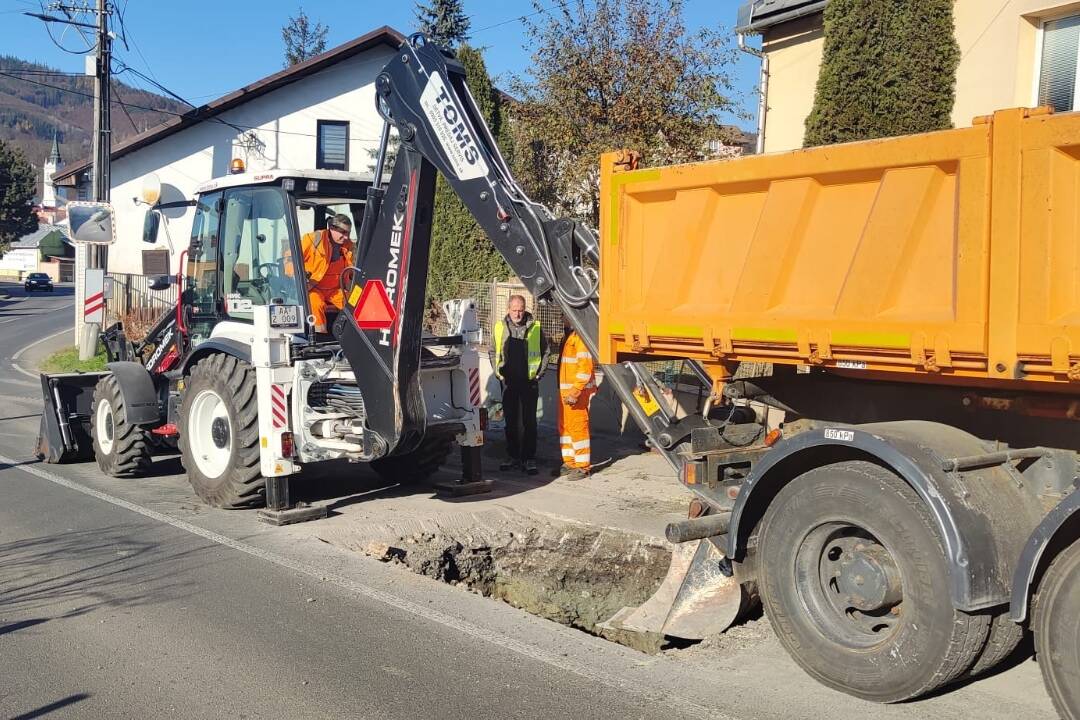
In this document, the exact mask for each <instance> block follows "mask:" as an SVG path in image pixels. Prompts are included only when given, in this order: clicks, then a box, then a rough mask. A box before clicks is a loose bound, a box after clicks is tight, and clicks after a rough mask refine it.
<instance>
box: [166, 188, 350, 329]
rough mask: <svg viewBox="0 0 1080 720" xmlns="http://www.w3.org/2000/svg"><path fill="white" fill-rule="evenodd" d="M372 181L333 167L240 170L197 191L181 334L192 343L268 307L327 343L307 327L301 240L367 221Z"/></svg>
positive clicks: (286, 323) (250, 319) (274, 314)
mask: <svg viewBox="0 0 1080 720" xmlns="http://www.w3.org/2000/svg"><path fill="white" fill-rule="evenodd" d="M370 185H371V176H370V175H362V174H359V173H348V172H342V171H335V170H315V171H312V170H305V171H289V170H275V171H270V172H259V173H240V174H236V175H230V176H227V177H225V178H220V179H217V180H212V181H210V182H207V183H204V184H203V185H201V186H200V187H199V188H197V190H196V201H195V216H194V219H193V221H192V229H191V239H190V243H189V245H188V250H187V257H186V263H184V265H183V269H182V283H183V284H182V288H181V291H182V292H183V293H184V301H183V302H182V303H181V314H182V322H183V327H182V330H183V332H184V334H185V335H187V337H188V338H189V341H190V343H191V344H192V346H197V345H199V344H201V343H202V342H204V341H206V340H207V339H209V338H210V337H211V334H212V332H213V329H214V327H215V326H217V325H218V323H221V322H230V323H245V324H250V323H252V322H253V312H254V308H255V307H257V306H270V307H271V318H272V320H276V321H279V322H280V324H281V326H283V327H298V328H303V330H302V332H301V333H299V334H302V335H303V336H304V337H305V338H306V339H307V341H308V342H309V343H325V342H328V341H329V340H330V338H329V337H328V336H326V335H322V334H319V335H317V334H316V333H315V330H314V328H313V326H312V324H311V322H310V317H309V316H310V312H311V311H310V307H309V301H308V292H307V273H306V271H305V269H304V267H303V260H302V258H303V252H302V248H301V242H302V238H303V237H304V235H305V234H308V233H313V232H317V231H320V230H323V229H325V228H326V226H327V221H328V219H329V218H331V217H333V216H334V215H336V214H345V215H346V216H348V217H350V218H352V219H353V228H354V230H353V232H352V233H351V237H352V241H353V242H354V243H355V241H356V230H357V229H358V228H359V226H360V221H361V218H362V216H363V208H364V201H365V196H366V193H367V189H368V187H369V186H370Z"/></svg>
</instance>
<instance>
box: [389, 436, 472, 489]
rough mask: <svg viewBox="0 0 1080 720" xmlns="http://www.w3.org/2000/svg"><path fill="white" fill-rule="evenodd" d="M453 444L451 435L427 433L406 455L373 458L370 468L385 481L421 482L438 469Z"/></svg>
mask: <svg viewBox="0 0 1080 720" xmlns="http://www.w3.org/2000/svg"><path fill="white" fill-rule="evenodd" d="M453 446H454V438H452V437H449V436H439V435H427V436H425V437H424V439H423V440H421V441H420V446H419V447H417V448H416V449H415V450H413V451H412V452H411V453H409V454H408V455H394V456H391V457H388V458H381V459H379V460H374V461H372V463H371V469H372V470H374V471H375V472H376V473H378V475H379V477H381V478H382V479H383V480H386V481H387V482H395V483H401V484H403V485H404V484H411V483H422V482H424V481H425V480H427V479H428V478H430V477H431V476H432V475H434V474H435V473H436V472H438V471H439V468H441V467H442V465H443V463H444V462H446V457H447V456H448V455H449V454H450V450H451V449H453Z"/></svg>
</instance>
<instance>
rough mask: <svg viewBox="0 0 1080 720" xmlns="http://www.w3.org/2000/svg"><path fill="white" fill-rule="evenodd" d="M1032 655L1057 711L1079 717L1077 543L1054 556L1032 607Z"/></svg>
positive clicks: (1073, 718)
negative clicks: (1033, 651)
mask: <svg viewBox="0 0 1080 720" xmlns="http://www.w3.org/2000/svg"><path fill="white" fill-rule="evenodd" d="M1031 624H1032V630H1034V632H1035V657H1037V658H1038V659H1039V669H1040V670H1042V675H1043V681H1044V682H1045V683H1046V690H1047V692H1049V693H1050V699H1051V700H1053V701H1054V707H1055V708H1056V709H1057V711H1058V714H1060V715H1061V717H1063V718H1065V719H1066V720H1080V542H1074V543H1073V544H1072V546H1071V547H1069V548H1068V549H1066V550H1065V551H1064V552H1062V553H1061V554H1060V555H1058V556H1057V557H1056V558H1055V559H1054V562H1053V563H1052V564H1051V565H1050V567H1049V569H1047V571H1046V574H1045V575H1044V576H1043V578H1042V581H1041V582H1040V583H1039V593H1038V595H1036V597H1035V602H1034V604H1033V608H1032V623H1031Z"/></svg>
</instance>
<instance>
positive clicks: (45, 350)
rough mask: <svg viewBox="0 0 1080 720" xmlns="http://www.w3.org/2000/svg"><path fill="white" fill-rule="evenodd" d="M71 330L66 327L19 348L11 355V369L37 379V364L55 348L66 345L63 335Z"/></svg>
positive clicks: (38, 372) (60, 348)
mask: <svg viewBox="0 0 1080 720" xmlns="http://www.w3.org/2000/svg"><path fill="white" fill-rule="evenodd" d="M71 332H72V328H66V329H64V330H61V331H60V332H57V333H53V334H52V335H49V336H46V337H43V338H41V339H40V340H36V341H34V342H32V343H30V344H29V345H26V346H24V347H22V348H20V349H19V350H18V351H17V352H16V353H15V354H14V355H12V356H11V367H12V369H14V370H15V371H16V372H19V373H21V374H23V375H26V376H28V377H32V378H33V379H35V380H37V379H38V377H39V374H40V371H39V370H38V366H39V365H40V364H41V361H42V360H44V359H45V358H47V357H48V356H50V355H52V354H53V353H54V352H56V351H57V350H62V349H63V348H65V347H67V345H68V341H66V340H64V339H63V336H64V335H67V334H70V333H71Z"/></svg>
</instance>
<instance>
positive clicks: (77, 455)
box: [35, 373, 106, 465]
mask: <svg viewBox="0 0 1080 720" xmlns="http://www.w3.org/2000/svg"><path fill="white" fill-rule="evenodd" d="M105 374H106V373H61V374H57V375H45V374H42V375H41V394H42V405H43V406H42V409H41V425H40V426H39V429H38V439H37V447H36V448H35V453H36V454H37V456H38V459H39V460H43V461H45V462H47V463H50V464H53V465H57V464H62V463H69V462H82V461H86V460H90V459H91V458H93V457H94V442H93V439H92V438H91V437H90V413H91V411H92V410H93V404H94V387H95V386H96V385H97V383H98V380H99V379H101V377H102V376H103V375H105Z"/></svg>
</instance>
